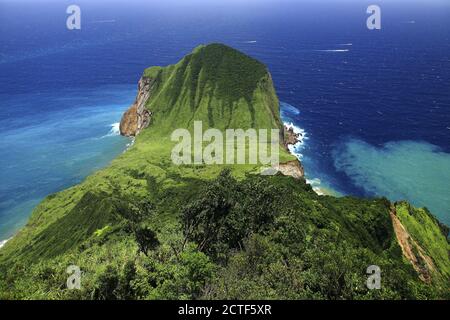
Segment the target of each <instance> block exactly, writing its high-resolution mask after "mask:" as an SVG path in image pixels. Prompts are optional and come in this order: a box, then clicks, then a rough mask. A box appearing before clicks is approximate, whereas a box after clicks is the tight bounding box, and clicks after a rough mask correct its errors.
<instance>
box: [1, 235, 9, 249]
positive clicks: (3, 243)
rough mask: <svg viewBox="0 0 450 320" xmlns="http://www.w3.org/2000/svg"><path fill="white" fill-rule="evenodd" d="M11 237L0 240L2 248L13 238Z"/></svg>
mask: <svg viewBox="0 0 450 320" xmlns="http://www.w3.org/2000/svg"><path fill="white" fill-rule="evenodd" d="M11 239H12V237H11V238H9V239H5V240H1V241H0V249H1V248H3V246H4V245H5V244H6V243H7V242H8V241H9V240H11Z"/></svg>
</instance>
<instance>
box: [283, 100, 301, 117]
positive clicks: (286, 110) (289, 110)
mask: <svg viewBox="0 0 450 320" xmlns="http://www.w3.org/2000/svg"><path fill="white" fill-rule="evenodd" d="M280 105H281V115H282V116H283V114H286V113H291V114H294V115H299V114H300V110H298V109H297V108H296V107H294V106H291V105H290V104H288V103H285V102H281V103H280Z"/></svg>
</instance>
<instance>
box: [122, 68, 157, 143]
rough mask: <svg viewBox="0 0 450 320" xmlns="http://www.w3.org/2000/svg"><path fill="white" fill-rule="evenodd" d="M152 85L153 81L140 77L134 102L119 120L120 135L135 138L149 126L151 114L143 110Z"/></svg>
mask: <svg viewBox="0 0 450 320" xmlns="http://www.w3.org/2000/svg"><path fill="white" fill-rule="evenodd" d="M154 83H155V80H154V79H151V78H147V77H142V78H141V79H140V80H139V83H138V93H137V96H136V100H135V101H134V103H133V104H132V105H131V107H130V108H129V109H128V110H127V111H126V112H125V113H124V114H123V116H122V119H121V120H120V127H119V129H120V134H121V135H123V136H126V137H135V136H137V135H138V134H139V133H140V132H141V131H142V130H143V129H145V128H146V127H147V126H148V125H149V124H150V120H151V115H152V114H151V112H150V111H149V110H147V109H146V108H145V104H146V103H147V100H148V99H149V98H150V96H151V94H152V87H153V84H154Z"/></svg>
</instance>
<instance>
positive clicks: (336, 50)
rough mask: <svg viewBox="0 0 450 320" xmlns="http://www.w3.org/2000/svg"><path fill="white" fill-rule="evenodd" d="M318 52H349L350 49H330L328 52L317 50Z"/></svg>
mask: <svg viewBox="0 0 450 320" xmlns="http://www.w3.org/2000/svg"><path fill="white" fill-rule="evenodd" d="M316 51H318V52H349V51H350V50H349V49H328V50H316Z"/></svg>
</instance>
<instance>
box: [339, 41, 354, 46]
mask: <svg viewBox="0 0 450 320" xmlns="http://www.w3.org/2000/svg"><path fill="white" fill-rule="evenodd" d="M352 45H353V43H351V42H349V43H341V44H340V46H349V47H350V46H352Z"/></svg>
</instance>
